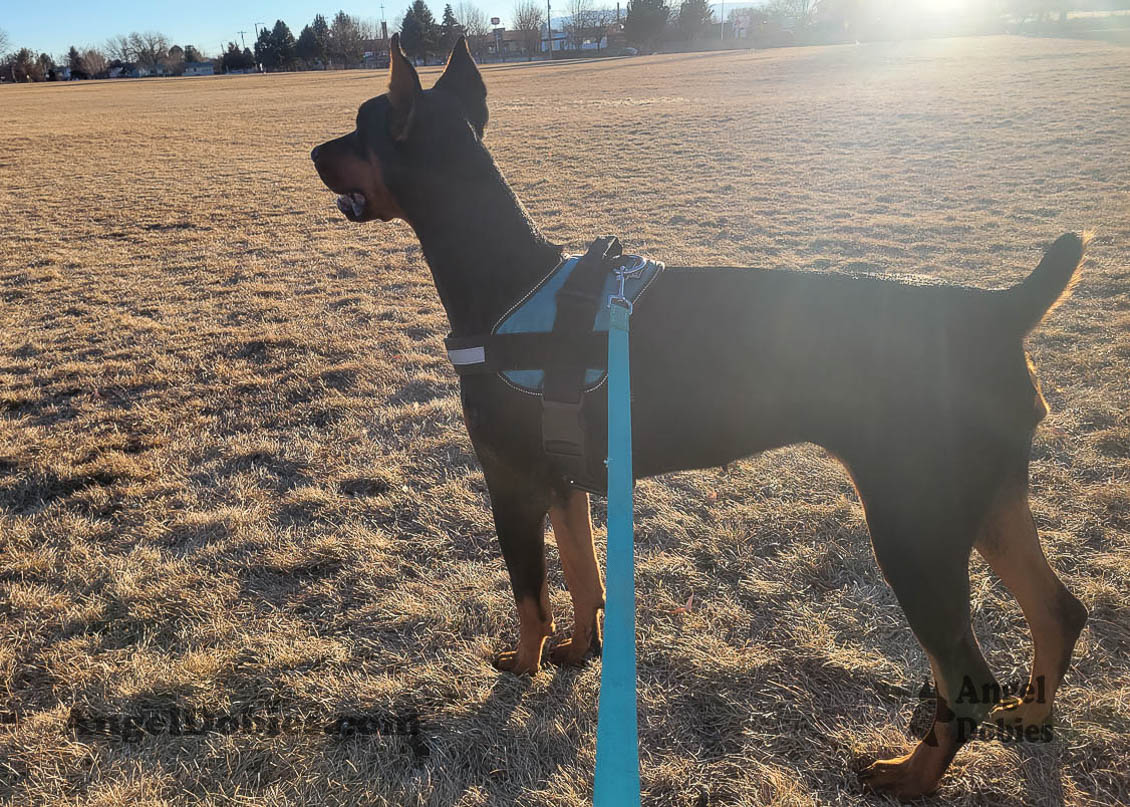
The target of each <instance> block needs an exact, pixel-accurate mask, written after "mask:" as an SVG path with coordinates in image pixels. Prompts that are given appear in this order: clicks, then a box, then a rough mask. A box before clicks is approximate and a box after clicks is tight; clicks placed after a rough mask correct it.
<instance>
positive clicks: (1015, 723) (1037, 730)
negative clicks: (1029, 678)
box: [989, 698, 1052, 743]
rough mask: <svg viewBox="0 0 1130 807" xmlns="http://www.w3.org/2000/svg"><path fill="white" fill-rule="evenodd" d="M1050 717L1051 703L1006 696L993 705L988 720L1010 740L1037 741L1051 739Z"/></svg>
mask: <svg viewBox="0 0 1130 807" xmlns="http://www.w3.org/2000/svg"><path fill="white" fill-rule="evenodd" d="M1051 717H1052V709H1051V704H1048V703H1040V702H1038V701H1030V702H1028V703H1025V702H1023V701H1022V700H1020V699H1019V698H1008V699H1006V700H1004V701H1001V702H1000V703H998V704H997V705H996V706H995V707H993V711H992V712H990V713H989V722H990V723H992V724H993V725H994V726H995V727H996V728H997V730H998V731H999V732H1001V733H1002V735H1003V736H1007V737H1008V738H1010V739H1012V740H1015V741H1020V740H1023V741H1025V742H1030V743H1038V742H1048V741H1050V740H1051V738H1052V732H1051V728H1052V727H1051Z"/></svg>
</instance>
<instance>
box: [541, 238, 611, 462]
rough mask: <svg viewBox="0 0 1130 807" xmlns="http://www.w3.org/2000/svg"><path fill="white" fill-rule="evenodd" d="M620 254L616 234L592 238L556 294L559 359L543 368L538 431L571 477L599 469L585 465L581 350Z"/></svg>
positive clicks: (585, 363)
mask: <svg viewBox="0 0 1130 807" xmlns="http://www.w3.org/2000/svg"><path fill="white" fill-rule="evenodd" d="M620 255H621V248H620V241H619V239H617V238H616V237H614V236H603V237H601V238H598V239H596V240H595V241H593V242H592V244H591V246H589V249H588V252H586V253H585V254H584V257H582V258H581V259H580V260H579V261H578V262H577V265H576V266H575V267H573V271H572V272H571V273H570V274H569V277H568V279H566V281H565V283H564V284H562V286H561V288H560V289H559V290H558V292H557V295H556V296H555V298H554V299H555V301H556V304H557V315H556V317H555V318H554V321H553V331H552V333H551V336H552V337H553V338H554V340H555V344H556V345H557V346H558V348H557V349H558V350H559V351H560V352H559V353H558V354H557V355H558V357H559V358H558V361H557V362H555V363H554V364H553V365H551V366H547V367H546V368H545V381H544V382H543V384H542V421H541V437H542V446H543V448H544V449H545V453H546V454H547V455H548V456H549V458H550V460H551V461H553V462H554V464H555V465H556V466H557V468H558V470H559V471H560V472H561V473H562V475H563V476H565V477H566V478H567V479H569V480H570V481H572V482H578V481H583V480H586V479H589V478H590V477H592V476H593V475H594V473H595V472H596V470H597V469H590V468H588V467H586V466H587V464H586V462H585V458H586V456H587V455H586V452H585V428H584V423H583V421H582V416H581V402H582V400H583V398H584V392H583V390H584V378H585V371H586V370H587V368H588V367H589V366H591V362H588V361H586V357H585V356H584V355H582V350H583V344H582V343H583V342H584V341H585V339H586V338H587V337H589V336H590V334H591V332H592V326H593V320H594V319H595V318H596V311H597V308H598V306H599V305H600V296H601V291H603V289H604V283H605V280H606V279H607V277H608V271H609V267H608V262H609V261H611V260H615V259H617V258H619V257H620ZM605 344H607V342H605ZM598 366H599V365H598ZM589 454H592V452H589ZM598 459H599V457H598ZM595 475H599V474H595Z"/></svg>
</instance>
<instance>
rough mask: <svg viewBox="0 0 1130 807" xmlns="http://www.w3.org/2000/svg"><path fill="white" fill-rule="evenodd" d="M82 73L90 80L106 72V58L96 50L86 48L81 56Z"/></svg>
mask: <svg viewBox="0 0 1130 807" xmlns="http://www.w3.org/2000/svg"><path fill="white" fill-rule="evenodd" d="M82 72H84V73H86V74H87V75H88V76H90V77H91V78H95V77H96V76H100V75H102V74H103V73H104V72H106V57H105V56H103V55H102V51H100V50H98V49H97V48H87V50H86V51H85V52H84V53H83V54H82Z"/></svg>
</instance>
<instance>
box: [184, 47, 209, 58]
mask: <svg viewBox="0 0 1130 807" xmlns="http://www.w3.org/2000/svg"><path fill="white" fill-rule="evenodd" d="M184 60H185V61H186V62H203V61H205V59H204V57H203V56H201V55H200V51H198V50H197V49H196V48H195V47H194V46H192V45H185V46H184Z"/></svg>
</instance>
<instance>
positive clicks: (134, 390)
mask: <svg viewBox="0 0 1130 807" xmlns="http://www.w3.org/2000/svg"><path fill="white" fill-rule="evenodd" d="M436 73H437V71H436V70H426V71H424V73H423V79H424V83H425V85H428V84H430V81H431V79H432V78H434V77H435V75H436ZM484 74H485V78H486V81H487V84H488V88H489V91H490V99H489V101H490V105H491V122H490V126H489V128H488V134H487V141H488V144H489V145H490V147H491V148H492V151H493V153H494V155H495V158H496V159H497V161H498V162H499V164H500V165H501V167H502V170H503V172H504V173H505V174H506V175H507V177H508V178H509V179H510V180H511V182H512V183H513V185H514V187H515V190H516V191H517V193H518V195H519V196H520V197H521V198H522V199H523V200H524V202H525V203H526V205H527V207H528V209H529V210H530V212H531V214H532V215H533V217H534V218H535V220H537V221H538V222H539V223H540V224H541V225H542V226H543V228H544V229H545V230H546V232H547V234H548V235H549V236H550V237H551V238H553V239H555V240H557V241H559V242H562V243H566V244H568V245H569V246H570V247H572V248H574V249H579V248H580V247H582V245H583V244H584V243H586V242H587V240H588V239H590V238H591V237H593V236H594V235H597V234H600V233H605V232H611V233H616V234H618V235H620V236H621V238H622V239H623V240H624V242H625V245H626V246H627V247H628V248H629V249H632V250H636V251H645V252H650V253H651V254H653V255H655V256H657V257H661V258H663V259H664V260H666V261H667V262H668V263H670V264H673V265H679V264H684V263H692V264H709V263H721V264H729V265H749V266H754V267H796V268H812V269H822V270H829V271H849V270H851V271H855V270H861V269H863V270H874V271H888V272H900V273H903V272H905V273H920V274H926V275H930V276H933V277H937V278H942V279H945V280H951V281H960V282H968V283H974V284H980V285H985V286H998V287H999V286H1006V285H1010V284H1012V283H1014V282H1016V281H1018V280H1019V279H1021V278H1022V277H1024V276H1026V275H1027V274H1028V273H1029V272H1030V271H1031V269H1032V268H1033V267H1034V266H1035V264H1036V262H1037V261H1038V259H1039V255H1040V249H1041V248H1042V247H1043V246H1045V245H1046V244H1048V243H1049V242H1050V241H1051V240H1053V239H1054V238H1055V237H1056V236H1058V235H1059V234H1060V233H1062V232H1064V231H1067V230H1081V229H1083V228H1085V227H1086V228H1095V229H1097V231H1098V235H1097V238H1096V240H1095V241H1094V243H1093V246H1092V250H1091V253H1090V258H1089V260H1088V262H1087V264H1086V266H1085V269H1084V274H1083V277H1082V281H1081V283H1080V284H1079V286H1078V288H1077V290H1076V292H1075V294H1074V296H1073V297H1072V298H1071V299H1070V300H1069V301H1068V302H1066V303H1065V304H1064V305H1063V306H1062V307H1060V308H1059V309H1058V310H1057V311H1055V312H1054V313H1053V314H1052V315H1051V316H1050V317H1049V319H1048V321H1046V322H1045V323H1044V324H1043V325H1042V326H1040V327H1039V328H1038V329H1037V330H1036V331H1035V333H1034V334H1033V335H1032V336H1031V337H1030V339H1029V343H1028V344H1029V349H1030V350H1031V352H1032V354H1033V357H1034V359H1035V362H1036V365H1037V367H1038V368H1039V370H1040V373H1041V377H1042V379H1043V384H1044V392H1045V395H1046V397H1047V399H1048V401H1049V404H1050V405H1051V408H1052V414H1051V415H1050V416H1049V418H1048V419H1047V420H1046V421H1045V422H1044V424H1043V425H1042V426H1041V427H1040V429H1039V432H1038V435H1037V439H1036V443H1035V448H1034V462H1033V466H1032V473H1033V509H1034V512H1035V514H1036V518H1037V522H1038V524H1039V527H1040V530H1041V534H1042V537H1043V542H1044V546H1045V549H1046V551H1047V553H1048V555H1049V557H1050V558H1051V561H1052V564H1053V565H1054V566H1055V567H1056V568H1057V570H1058V571H1059V572H1060V573H1061V575H1062V576H1063V577H1064V579H1065V581H1066V582H1067V584H1068V586H1069V587H1070V588H1071V589H1072V590H1073V591H1074V592H1075V593H1076V594H1077V595H1078V596H1079V597H1080V598H1081V599H1082V600H1083V601H1084V602H1085V603H1086V605H1087V607H1088V608H1089V609H1090V611H1091V621H1090V623H1089V626H1088V628H1087V629H1086V631H1085V632H1084V634H1083V637H1082V639H1081V640H1080V644H1079V647H1078V648H1077V655H1076V662H1075V664H1074V666H1073V668H1072V670H1071V671H1070V672H1069V674H1068V677H1067V681H1066V684H1065V686H1064V688H1063V689H1062V690H1061V691H1060V693H1059V695H1058V698H1057V723H1056V728H1055V732H1056V733H1055V739H1054V740H1053V741H1052V742H1051V743H1048V744H1046V745H1022V746H1016V745H1006V744H1001V743H997V742H981V741H977V742H973V743H972V744H970V745H969V746H967V747H966V748H964V749H963V750H962V751H961V752H960V753H959V755H958V757H957V760H956V762H955V764H954V766H953V767H952V768H951V771H950V774H949V775H948V777H947V778H946V779H945V780H944V785H943V789H942V790H941V791H940V794H939V798H938V799H936V801H935V802H934V803H938V804H942V803H945V804H958V805H994V806H1002V805H1007V806H1008V807H1012V806H1015V807H1020V806H1021V805H1060V804H1064V805H1116V804H1128V803H1130V763H1128V760H1130V600H1128V597H1130V415H1128V412H1130V249H1128V247H1127V244H1128V243H1130V50H1127V49H1124V48H1118V47H1114V46H1110V45H1105V44H1101V43H1096V42H1081V41H1071V40H1026V39H1018V38H986V39H970V40H948V41H936V42H917V43H907V44H901V45H891V44H876V45H867V46H858V47H856V46H846V47H835V48H812V49H792V50H784V51H776V52H768V53H766V52H753V53H740V54H735V53H716V54H702V55H681V56H661V57H647V58H638V59H631V60H625V61H605V62H591V63H581V64H569V65H545V66H531V67H526V66H500V67H491V68H486V69H485V71H484ZM382 84H383V76H380V75H378V74H374V73H360V72H351V73H337V74H328V75H312V74H306V75H280V76H267V77H233V78H224V77H217V78H214V79H186V80H175V79H174V80H154V81H141V82H119V83H91V84H82V85H68V86H44V85H40V86H17V87H11V86H7V87H4V88H0V217H2V221H3V222H4V225H3V227H4V229H3V236H2V237H0V295H2V297H3V302H2V304H0V334H2V335H3V339H2V340H0V698H2V699H3V700H2V701H0V712H6V713H7V715H6V716H5V718H4V720H5V721H6V722H5V723H4V724H0V801H2V802H4V803H11V804H19V805H23V804H29V805H30V804H64V803H67V804H84V805H86V804H89V805H117V804H127V803H129V804H196V803H203V804H266V805H282V804H288V805H290V804H293V805H302V804H355V803H356V804H382V805H383V804H392V805H400V804H405V805H408V804H411V805H417V804H418V805H449V804H458V805H464V806H465V807H472V806H473V805H493V804H521V805H560V806H561V807H565V806H566V805H570V806H575V805H582V804H585V803H586V800H588V799H590V798H591V781H592V768H593V760H594V737H595V727H596V708H595V705H596V694H597V690H598V683H599V672H600V664H599V662H593V663H590V664H589V665H588V666H587V667H585V668H583V669H580V670H556V669H552V668H547V669H545V670H543V672H542V674H541V675H539V676H538V677H536V678H535V679H532V680H531V679H517V678H514V677H512V676H508V675H502V674H499V673H498V672H496V671H495V670H494V669H493V668H492V667H491V665H490V658H491V655H492V654H493V652H495V651H496V650H498V649H500V648H501V647H503V646H504V645H505V644H508V643H509V642H511V641H512V640H513V639H514V638H515V636H516V621H515V617H514V607H513V601H512V597H511V594H510V589H509V583H508V580H507V577H506V573H505V570H504V567H503V564H502V561H501V558H500V555H499V553H498V550H497V546H496V542H495V538H494V532H493V525H492V523H491V520H490V515H489V511H488V509H487V502H486V493H485V486H484V483H483V479H482V475H481V473H480V472H479V470H478V467H477V464H476V462H475V459H474V456H473V454H472V453H471V447H470V444H469V442H468V440H467V437H466V434H465V431H464V427H463V423H462V420H461V416H460V412H459V406H458V400H457V395H456V391H457V386H456V380H455V375H454V373H453V372H452V371H451V370H450V368H449V366H448V364H447V362H446V359H445V358H444V354H443V350H442V342H441V338H442V336H443V335H444V334H445V333H446V321H445V319H444V315H443V311H442V309H441V307H440V305H439V301H438V298H437V297H436V294H435V291H434V288H433V286H432V285H431V281H430V277H429V274H428V271H427V268H426V266H425V265H424V263H423V260H422V257H421V255H420V250H419V248H418V246H417V245H416V242H415V239H414V237H413V235H412V233H411V231H410V230H409V229H408V227H407V226H406V225H404V224H402V223H398V224H393V225H380V224H375V225H368V226H363V227H359V226H356V225H353V224H350V223H349V222H347V221H346V220H345V219H344V218H343V217H342V216H341V215H340V214H339V213H338V212H337V211H336V209H335V208H334V206H333V194H332V193H330V192H329V191H327V190H326V189H324V188H323V187H322V186H321V183H320V182H319V181H318V179H317V177H316V176H315V174H314V172H313V170H312V167H311V165H310V161H309V159H308V157H307V154H308V151H309V149H310V147H311V146H312V145H314V144H316V143H319V142H322V141H323V140H325V139H327V138H328V137H330V136H333V135H336V134H340V133H342V132H344V131H347V130H348V129H350V128H351V127H352V120H353V115H354V112H355V110H356V106H357V104H358V103H359V102H360V101H362V100H364V99H365V98H367V97H369V96H370V95H373V94H378V93H379V92H381V91H382ZM683 327H688V328H690V327H709V323H686V324H685V325H684V326H683ZM601 506H602V505H601ZM599 509H600V507H599V506H598V510H599ZM637 512H638V524H637V538H636V549H637V558H638V587H639V617H640V643H639V651H640V687H641V690H640V714H641V722H642V755H643V782H644V787H645V803H647V804H655V805H694V804H707V803H709V804H711V805H714V804H718V805H723V804H725V805H729V804H742V805H817V804H820V805H832V804H834V805H854V804H860V803H864V802H866V801H868V800H866V799H864V798H863V797H862V796H860V795H859V792H860V791H859V786H858V784H857V783H856V780H855V774H854V771H855V770H856V769H857V768H858V767H859V766H860V765H861V764H863V763H866V762H869V761H871V760H872V759H874V758H876V757H878V756H890V755H891V753H892V752H896V751H899V750H901V749H902V748H903V747H904V746H906V745H907V744H908V743H909V742H910V738H911V736H912V730H911V729H910V728H909V727H908V724H909V723H910V720H911V717H912V715H913V713H914V712H915V710H916V706H918V700H917V693H918V691H919V688H920V687H921V685H922V683H923V681H925V680H926V679H927V678H928V674H929V668H928V665H927V663H926V659H925V656H924V655H923V654H922V652H921V651H920V649H919V647H918V645H917V643H916V642H915V640H914V638H913V637H912V635H911V633H910V630H909V628H908V626H907V624H906V620H905V618H904V616H903V614H902V611H901V610H900V609H899V607H898V605H897V604H896V602H895V600H894V596H893V595H892V593H891V592H890V590H889V589H888V588H887V586H886V584H885V582H884V581H883V579H882V577H881V575H880V573H879V572H878V570H877V568H876V565H875V562H874V559H873V557H872V554H871V549H870V546H869V542H868V538H867V533H866V529H865V526H864V523H863V518H862V512H861V510H860V507H859V503H858V501H857V499H856V497H855V494H854V492H853V490H852V487H851V485H850V483H849V481H848V479H847V477H846V476H845V474H844V473H843V472H842V471H841V470H840V468H839V466H838V465H837V464H836V463H835V462H834V461H833V460H831V459H830V458H829V457H828V456H827V455H825V454H824V453H823V452H822V451H820V450H818V449H816V448H813V447H811V446H805V447H798V448H793V449H788V450H782V451H777V452H773V453H771V454H768V455H765V456H762V457H759V458H756V459H753V460H749V461H746V462H742V463H738V464H736V465H734V466H731V467H729V468H727V469H725V470H723V469H717V470H712V471H708V472H701V473H685V474H678V475H674V476H670V477H666V478H663V479H659V480H648V481H644V482H641V483H640V485H639V487H638V490H637ZM597 516H598V523H599V524H600V525H603V512H602V511H601V512H598V514H597ZM598 540H599V542H600V547H599V548H600V551H601V552H603V543H602V542H603V536H601V538H600V539H598ZM550 568H551V580H552V581H553V583H554V585H555V591H554V594H553V602H554V608H555V611H556V615H557V618H558V625H559V626H567V625H568V624H569V621H570V620H569V618H568V617H569V599H568V596H567V594H566V593H565V591H564V588H563V585H562V580H561V575H560V566H559V564H558V563H557V558H556V550H555V549H554V548H553V547H552V546H551V547H550ZM972 569H973V572H972V575H973V576H972V587H973V599H974V623H975V626H976V629H977V632H978V635H979V637H980V639H981V642H982V645H983V646H984V649H985V652H986V656H987V657H988V659H989V661H990V663H991V664H992V665H993V667H994V669H995V670H996V671H997V673H998V676H999V677H1000V678H1001V680H1002V681H1012V680H1017V679H1019V678H1021V677H1022V676H1025V675H1026V670H1027V666H1028V662H1029V655H1030V652H1031V644H1030V641H1029V635H1028V631H1027V628H1026V626H1025V623H1024V621H1023V618H1022V616H1021V614H1020V611H1019V608H1018V607H1017V606H1016V604H1015V602H1014V601H1013V600H1012V598H1011V597H1010V596H1009V595H1008V594H1007V592H1005V591H1004V589H1003V587H1002V586H1001V584H1000V583H999V581H997V580H996V578H995V577H993V576H992V575H991V574H990V573H989V571H988V569H987V566H986V565H985V564H984V563H983V562H982V561H981V560H980V559H979V558H974V560H973V563H972ZM692 595H693V606H692V608H691V609H690V610H689V611H688V610H686V609H683V610H680V606H683V605H684V604H685V603H686V602H687V601H688V598H690V597H691V596H692ZM406 704H414V705H415V707H416V708H418V710H419V715H420V720H421V727H420V737H421V739H422V741H423V744H424V747H425V748H426V750H427V751H428V752H429V753H428V754H427V756H421V755H418V754H417V753H415V752H414V751H413V748H412V745H411V743H409V742H407V741H406V740H405V739H403V738H399V737H388V736H364V737H340V736H327V735H326V734H324V733H322V734H318V733H303V732H300V731H286V732H284V733H283V734H282V735H281V736H262V735H260V734H256V733H253V732H247V733H241V732H227V733H224V732H215V733H209V734H206V735H203V736H169V735H168V734H163V735H158V736H147V737H143V738H141V739H139V740H137V741H136V742H123V741H122V740H121V739H118V738H115V737H113V736H105V737H103V736H89V735H87V734H81V735H79V736H76V734H75V733H73V732H71V731H69V730H68V729H67V723H68V717H69V715H70V714H71V710H72V708H77V709H79V710H80V711H85V712H89V713H126V714H140V713H145V712H151V711H153V710H163V709H167V708H168V707H170V706H176V707H179V708H183V709H196V710H202V711H209V710H211V711H214V712H218V713H227V712H232V711H238V710H239V709H241V708H244V707H246V706H253V707H256V708H261V709H267V710H270V709H278V710H280V711H282V712H285V713H286V714H288V715H294V716H298V717H305V718H307V719H308V720H309V721H329V720H332V719H333V716H335V715H342V714H354V713H370V712H374V713H379V714H384V713H387V712H393V713H396V714H403V713H404V710H405V709H406V708H408V707H407V706H406ZM702 794H707V799H705V800H704V799H702V798H701V796H702Z"/></svg>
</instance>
